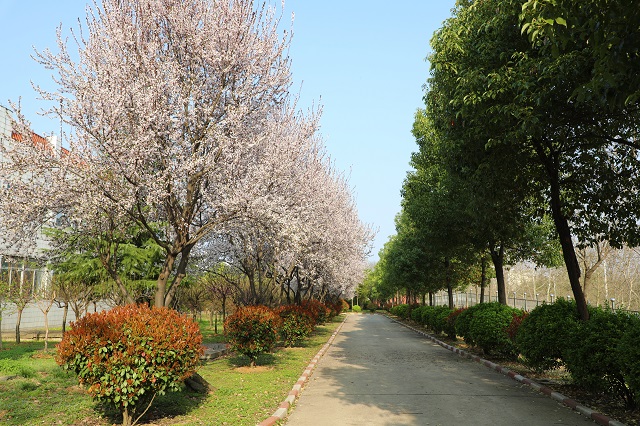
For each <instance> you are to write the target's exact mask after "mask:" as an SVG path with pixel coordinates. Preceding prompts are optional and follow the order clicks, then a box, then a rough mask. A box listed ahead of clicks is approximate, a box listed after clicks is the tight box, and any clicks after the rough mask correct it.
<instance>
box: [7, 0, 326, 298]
mask: <svg viewBox="0 0 640 426" xmlns="http://www.w3.org/2000/svg"><path fill="white" fill-rule="evenodd" d="M280 18H281V17H280V16H279V15H278V14H277V13H276V12H275V9H273V8H270V7H268V6H267V5H266V4H265V3H261V4H258V5H256V4H254V2H253V1H250V0H237V1H232V2H211V1H208V0H103V1H102V2H100V4H98V2H94V4H93V7H90V8H88V9H87V17H86V25H85V26H84V28H80V29H79V30H77V31H75V32H73V33H72V37H71V40H72V42H71V43H69V42H68V41H67V40H68V38H67V37H66V36H65V35H63V33H62V31H61V30H59V31H58V52H57V53H54V52H51V51H49V50H45V51H42V52H38V53H37V59H38V61H39V62H40V63H41V64H42V65H44V66H45V67H47V68H50V69H52V70H54V71H55V73H56V74H55V81H56V82H57V85H58V88H57V90H56V91H54V92H49V91H47V90H45V89H42V88H39V87H37V90H38V92H39V94H40V95H41V97H42V98H43V99H44V100H46V101H50V102H51V104H52V105H54V106H53V107H51V108H50V109H49V110H47V111H46V114H48V115H50V116H54V117H58V118H59V119H60V120H61V121H62V122H63V123H65V125H66V126H67V127H68V128H69V129H71V130H70V131H69V133H68V134H67V135H66V141H67V143H68V145H69V149H68V151H67V150H64V151H62V150H60V149H59V148H57V147H52V148H49V147H44V148H43V147H40V146H34V144H29V143H23V144H14V145H13V146H11V147H3V153H2V154H3V157H4V158H8V159H9V160H10V161H5V162H3V163H2V165H1V167H2V169H3V170H2V173H3V176H4V177H5V178H6V179H7V180H9V181H10V187H11V199H12V203H11V205H9V204H8V203H3V202H2V201H0V212H1V213H2V215H3V221H4V222H3V226H4V227H5V228H6V229H12V230H15V231H16V233H15V238H16V239H17V238H20V237H21V236H24V235H25V234H26V233H28V232H30V231H32V230H33V229H35V228H36V227H39V226H42V224H43V223H44V222H45V221H46V220H49V221H51V220H53V219H59V218H60V217H64V218H65V219H66V221H67V225H68V226H67V228H66V229H67V231H68V232H69V234H70V235H72V234H78V233H80V234H83V235H91V236H95V237H98V238H106V239H107V240H108V241H109V238H110V237H111V236H114V241H117V240H118V238H120V237H121V236H122V235H126V232H127V229H128V228H129V227H131V226H132V224H134V225H136V226H139V227H142V228H143V229H145V230H146V231H147V232H149V233H150V234H151V235H152V237H153V239H154V240H155V242H156V243H157V244H158V245H159V246H160V247H162V249H163V251H164V262H163V267H162V270H161V272H160V274H159V277H158V280H157V288H156V293H155V304H156V306H165V305H168V304H170V303H171V301H172V299H173V297H174V295H175V292H176V290H177V288H178V286H179V285H180V282H181V280H182V279H183V278H184V276H185V274H186V268H187V264H188V261H189V258H190V255H191V252H192V250H193V249H194V247H196V245H198V243H199V242H200V241H201V240H202V239H203V238H205V237H206V236H208V235H210V234H211V233H213V232H223V231H224V229H225V227H226V226H228V224H229V223H232V222H233V221H235V220H238V219H240V218H245V217H252V218H253V220H266V221H272V222H277V221H286V217H287V215H285V214H282V213H281V211H282V209H283V208H285V207H286V206H287V204H286V203H281V201H282V200H283V199H286V198H287V197H288V194H287V193H286V192H283V191H287V190H288V189H289V188H290V187H291V183H287V178H288V177H290V175H291V171H292V169H294V168H295V167H297V166H299V164H296V163H290V160H291V158H290V157H291V155H289V153H296V161H298V160H297V159H299V158H301V155H302V156H304V155H306V153H305V151H304V150H302V151H300V149H304V146H296V142H297V141H303V142H304V141H305V140H307V139H308V138H309V135H312V134H313V133H315V132H316V130H317V115H316V114H311V115H310V117H307V116H305V115H303V114H301V113H298V112H295V102H292V99H291V95H290V91H289V89H290V84H291V76H290V61H289V59H288V57H287V51H288V47H289V43H290V36H289V34H288V33H286V32H285V34H284V35H283V36H281V35H280V32H279V30H278V25H279V22H280ZM74 43H75V45H74ZM14 109H15V110H16V112H17V115H18V123H16V127H17V129H18V132H20V133H21V134H29V133H28V130H27V129H28V123H26V120H24V118H23V117H22V116H21V115H20V109H19V106H18V107H16V106H15V105H14ZM283 136H287V137H286V138H283ZM283 140H284V141H286V142H283ZM300 152H302V153H303V154H299V153H300ZM43 182H46V184H43ZM0 195H2V197H1V198H2V199H3V200H5V199H7V197H5V195H7V194H0ZM278 212H280V213H278ZM283 226H285V227H286V226H287V225H285V224H283ZM114 249H115V247H111V248H110V249H109V251H107V253H110V254H111V255H114V254H113V250H114ZM114 256H115V255H114ZM103 265H104V266H105V267H106V268H107V270H108V271H109V273H110V274H111V275H112V278H114V280H115V281H116V282H117V283H118V277H117V271H115V270H113V269H110V266H109V265H110V263H109V261H108V259H107V260H106V261H103ZM119 287H120V289H121V290H122V291H123V292H125V293H126V289H125V287H124V286H123V285H121V283H119ZM129 299H130V298H128V299H127V300H129Z"/></svg>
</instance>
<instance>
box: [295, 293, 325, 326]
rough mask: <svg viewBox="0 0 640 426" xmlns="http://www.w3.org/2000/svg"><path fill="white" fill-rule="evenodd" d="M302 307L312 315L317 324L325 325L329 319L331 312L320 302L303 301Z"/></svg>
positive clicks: (312, 300) (314, 300)
mask: <svg viewBox="0 0 640 426" xmlns="http://www.w3.org/2000/svg"><path fill="white" fill-rule="evenodd" d="M300 306H302V307H303V308H304V309H306V310H307V312H309V313H310V314H311V316H312V317H313V319H314V321H315V322H316V324H324V323H325V322H327V320H328V319H329V315H330V313H331V310H330V309H329V308H327V307H326V306H325V304H324V303H322V302H321V301H319V300H316V299H309V300H303V301H302V303H301V304H300Z"/></svg>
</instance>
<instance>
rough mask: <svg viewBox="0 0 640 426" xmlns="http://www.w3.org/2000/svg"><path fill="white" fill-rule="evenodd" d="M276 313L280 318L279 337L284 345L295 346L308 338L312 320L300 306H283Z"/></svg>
mask: <svg viewBox="0 0 640 426" xmlns="http://www.w3.org/2000/svg"><path fill="white" fill-rule="evenodd" d="M276 313H277V314H278V315H279V316H280V318H282V325H281V326H280V337H281V338H282V340H283V342H284V345H285V346H288V347H291V346H296V345H298V344H299V343H300V342H302V341H303V340H304V339H306V338H307V337H309V335H310V334H311V332H312V331H313V326H314V322H313V318H312V317H311V315H310V314H309V312H308V311H307V310H306V309H304V308H303V307H302V306H297V305H285V306H280V307H279V308H278V309H276Z"/></svg>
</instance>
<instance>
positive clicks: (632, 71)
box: [372, 0, 640, 319]
mask: <svg viewBox="0 0 640 426" xmlns="http://www.w3.org/2000/svg"><path fill="white" fill-rule="evenodd" d="M638 28H640V13H639V12H638V11H637V7H634V5H633V4H632V2H624V1H622V2H609V1H599V0H590V1H587V2H578V3H576V2H571V1H563V0H559V1H549V0H539V1H538V0H529V1H523V0H485V1H458V2H457V4H456V7H455V9H454V10H453V11H452V16H451V18H449V19H448V20H447V21H445V23H444V24H443V26H442V28H441V29H439V30H438V31H437V32H436V33H435V34H434V36H433V38H432V40H431V47H432V51H433V52H432V54H431V55H430V56H429V58H428V59H429V61H430V63H431V75H430V77H429V79H428V84H427V90H426V93H425V97H424V99H425V109H424V110H420V111H418V112H417V114H416V119H415V123H414V128H413V134H414V136H415V137H416V140H417V143H418V147H419V151H418V152H417V153H415V154H413V156H412V160H411V165H412V166H413V168H414V171H412V172H410V173H409V174H408V176H407V179H406V181H405V183H404V186H403V205H402V207H403V208H402V212H401V214H400V215H399V217H398V219H397V231H398V234H397V235H396V236H394V237H393V238H392V239H391V240H390V241H389V243H388V244H387V245H386V246H385V248H384V249H383V251H382V253H381V261H380V263H379V264H378V265H377V266H376V268H375V269H374V272H373V275H372V276H374V277H375V276H378V277H380V278H378V279H379V280H380V282H382V283H386V284H387V285H386V286H383V288H391V289H393V288H394V287H398V286H402V287H407V291H408V292H417V293H423V294H424V293H425V292H428V291H433V290H436V289H441V288H446V289H448V290H449V292H450V294H451V290H452V288H453V287H455V286H456V285H458V286H460V285H464V284H465V283H466V282H469V281H473V282H476V283H478V284H480V285H481V286H482V287H483V288H484V283H486V278H487V272H486V271H487V268H486V265H487V262H488V260H489V259H490V260H491V261H492V263H493V266H494V268H493V269H494V271H495V277H496V280H497V282H498V297H499V300H500V302H502V303H505V302H506V292H505V286H504V276H503V268H504V266H505V265H508V264H512V263H514V262H516V261H523V260H525V261H530V262H533V263H535V264H536V265H544V266H553V265H557V264H558V263H564V266H565V267H566V270H567V275H568V279H569V282H570V286H571V290H572V292H573V296H574V298H575V300H576V302H577V305H578V310H579V312H580V316H581V318H582V319H587V318H588V311H587V305H586V295H585V290H587V289H588V286H587V283H586V282H585V281H582V280H581V267H580V263H579V260H578V256H577V253H576V247H577V248H579V249H582V248H585V247H592V248H594V247H597V246H599V245H602V244H605V243H606V244H608V245H610V246H612V247H622V246H623V245H628V246H637V245H638V243H639V242H640V241H639V237H640V233H638V226H637V224H638V220H639V219H640V218H639V217H638V211H640V210H639V209H638V207H640V206H639V205H638V202H639V201H640V198H639V197H638V196H637V194H638V190H639V189H640V187H639V185H640V180H639V177H640V176H639V175H638V172H639V171H640V167H639V166H640V158H639V156H638V148H640V141H639V140H638V131H639V130H640V129H639V125H640V120H639V119H638V118H639V113H640V109H639V106H640V104H639V102H638V100H639V96H638V95H639V94H640V87H639V82H638V80H637V78H635V77H634V75H637V73H638V71H640V70H639V68H640V57H639V55H640V53H639V50H640V39H639V38H638V35H637V34H638ZM585 272H589V271H587V270H585V271H582V273H583V274H584V273H585ZM592 272H593V271H590V273H592Z"/></svg>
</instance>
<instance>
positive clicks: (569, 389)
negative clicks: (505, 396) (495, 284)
mask: <svg viewBox="0 0 640 426" xmlns="http://www.w3.org/2000/svg"><path fill="white" fill-rule="evenodd" d="M396 319H397V318H396ZM407 323H408V324H410V325H411V326H412V327H415V328H422V329H424V327H422V326H421V325H419V324H416V323H413V322H412V321H407ZM426 331H428V330H426ZM437 338H438V339H439V340H441V341H443V342H445V343H447V344H449V345H451V346H456V347H458V348H460V349H462V350H464V351H465V352H468V353H472V354H474V355H477V356H479V357H482V358H484V359H486V360H489V361H491V362H494V363H496V364H499V365H501V366H503V367H506V368H508V369H509V370H511V371H514V372H516V373H518V374H520V375H522V376H525V377H527V378H529V379H531V380H533V381H535V382H537V383H539V384H541V385H545V386H547V387H549V388H551V389H553V390H554V391H555V392H558V393H561V394H562V395H564V396H567V397H569V398H571V399H573V400H575V401H577V402H578V403H579V404H580V405H583V406H585V407H589V408H591V409H592V410H595V411H597V412H599V413H600V414H604V415H605V416H608V417H609V418H611V419H614V420H617V421H619V422H622V423H624V424H626V425H627V426H640V408H636V409H635V410H630V409H627V408H626V407H625V406H624V403H623V402H622V401H621V400H620V399H619V398H616V397H615V396H614V395H608V394H604V393H600V392H592V391H589V390H588V389H584V388H581V387H578V386H576V385H574V384H572V383H571V377H570V375H569V373H568V372H567V371H565V370H564V369H562V368H560V369H557V370H551V371H545V372H536V371H533V370H531V369H530V368H528V367H527V366H525V365H524V364H522V363H520V362H518V361H514V360H510V359H507V358H505V357H504V356H499V355H492V354H485V353H484V352H483V351H482V349H480V348H476V347H471V346H468V345H467V344H465V343H464V342H463V341H461V340H453V339H450V338H448V337H446V336H438V337H437Z"/></svg>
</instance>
